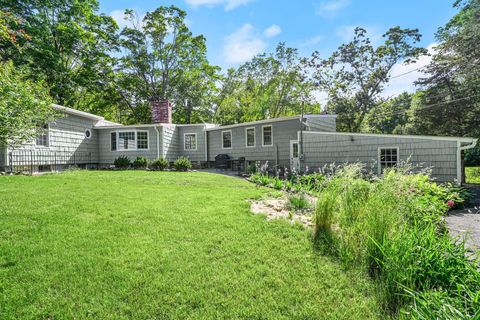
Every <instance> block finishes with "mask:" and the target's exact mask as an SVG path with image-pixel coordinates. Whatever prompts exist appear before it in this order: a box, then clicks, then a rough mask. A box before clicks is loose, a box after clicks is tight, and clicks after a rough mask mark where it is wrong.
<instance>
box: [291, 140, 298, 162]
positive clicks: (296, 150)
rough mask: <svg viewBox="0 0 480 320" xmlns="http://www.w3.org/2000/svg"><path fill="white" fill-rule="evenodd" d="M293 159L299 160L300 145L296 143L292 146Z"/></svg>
mask: <svg viewBox="0 0 480 320" xmlns="http://www.w3.org/2000/svg"><path fill="white" fill-rule="evenodd" d="M292 149H293V150H292V153H293V154H292V157H293V158H298V143H297V142H295V143H294V144H292Z"/></svg>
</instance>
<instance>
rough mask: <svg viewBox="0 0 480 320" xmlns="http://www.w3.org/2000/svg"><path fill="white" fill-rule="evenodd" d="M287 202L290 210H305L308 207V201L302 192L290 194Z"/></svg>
mask: <svg viewBox="0 0 480 320" xmlns="http://www.w3.org/2000/svg"><path fill="white" fill-rule="evenodd" d="M288 203H289V207H290V209H292V210H305V209H308V208H309V207H310V203H309V202H308V199H307V198H306V197H305V194H303V193H299V194H294V195H291V196H290V197H289V198H288Z"/></svg>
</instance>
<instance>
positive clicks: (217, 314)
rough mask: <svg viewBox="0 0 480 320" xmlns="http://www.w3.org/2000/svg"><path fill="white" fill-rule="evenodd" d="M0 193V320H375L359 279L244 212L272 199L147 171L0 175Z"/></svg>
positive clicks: (207, 178)
mask: <svg viewBox="0 0 480 320" xmlns="http://www.w3.org/2000/svg"><path fill="white" fill-rule="evenodd" d="M0 190H2V192H0V212H1V214H0V225H1V232H0V253H1V254H0V272H1V277H0V285H1V288H2V293H1V298H0V299H1V301H2V302H1V309H2V310H1V316H0V318H4V319H44V318H46V316H45V315H46V314H48V317H49V318H51V319H57V318H58V319H64V318H95V319H148V318H152V317H153V318H160V319H218V318H221V319H245V318H249V319H338V320H364V319H382V318H381V317H380V308H381V307H380V306H379V305H378V303H377V301H376V299H375V291H374V286H373V285H372V283H371V282H370V281H368V278H367V277H365V275H363V274H359V273H357V272H350V271H344V270H342V269H341V268H340V266H339V265H338V263H336V262H335V261H334V260H332V259H330V258H329V257H324V256H321V255H317V254H315V253H314V252H312V244H311V242H310V232H309V231H308V230H304V229H302V228H295V227H294V228H292V226H291V225H289V224H288V223H283V222H280V221H273V222H271V223H267V222H266V221H265V219H264V218H263V217H260V216H252V215H251V214H250V213H249V210H248V206H247V205H246V202H245V199H255V198H260V197H262V196H264V195H266V194H267V193H277V191H275V190H266V189H263V188H256V187H255V186H254V185H253V184H251V183H248V182H246V181H244V180H242V179H232V178H229V177H225V176H223V175H219V174H209V173H203V172H187V173H183V172H157V173H156V174H152V173H151V172H144V171H78V172H70V173H68V174H55V175H48V176H45V175H44V176H37V177H24V176H11V177H10V176H3V177H1V176H0ZM38 190H42V191H41V192H38ZM212 279H214V281H212ZM52 288H55V290H52ZM226 290H227V291H228V294H225V292H226ZM61 292H63V293H65V292H68V294H62V293H61ZM131 293H135V297H134V298H133V296H132V294H131ZM127 295H128V297H127ZM177 295H181V298H172V297H176V296H177ZM252 297H255V301H252ZM98 301H102V303H101V305H100V304H99V303H98ZM335 302H339V303H335ZM340 302H341V303H340ZM347 302H348V303H347ZM219 303H220V304H221V307H219V306H220V305H219ZM47 306H48V311H47ZM72 306H74V307H72ZM120 306H121V307H120ZM199 306H201V307H199ZM152 315H156V316H152Z"/></svg>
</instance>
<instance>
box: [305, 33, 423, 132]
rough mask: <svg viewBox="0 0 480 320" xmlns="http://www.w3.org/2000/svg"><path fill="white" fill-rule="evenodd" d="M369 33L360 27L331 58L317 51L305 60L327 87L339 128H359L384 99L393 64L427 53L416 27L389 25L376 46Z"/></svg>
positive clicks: (314, 76)
mask: <svg viewBox="0 0 480 320" xmlns="http://www.w3.org/2000/svg"><path fill="white" fill-rule="evenodd" d="M366 33H367V32H366V30H365V29H363V28H360V27H357V28H356V29H355V36H354V38H353V40H352V41H350V42H349V43H346V44H343V45H341V46H340V47H339V48H338V50H337V51H335V52H334V53H333V54H332V55H331V57H330V58H328V59H322V58H321V57H320V54H319V53H318V52H314V53H313V55H312V58H311V59H309V60H306V61H305V63H306V64H307V66H308V67H310V68H312V70H313V73H312V81H313V82H314V83H315V84H316V85H317V86H318V87H319V88H320V89H323V90H327V91H328V95H329V100H328V105H327V109H328V110H329V111H331V112H333V113H335V114H337V115H338V118H337V128H338V129H339V130H340V131H348V132H358V131H359V130H360V128H361V127H362V125H363V122H364V120H365V118H366V116H367V114H368V113H369V112H371V110H372V109H373V108H374V106H375V105H377V104H379V103H381V102H382V98H381V95H380V94H381V92H382V91H383V89H384V87H385V85H386V84H387V83H388V82H389V80H390V77H389V73H390V71H391V70H392V68H393V66H394V65H395V64H396V63H397V62H400V61H404V62H410V61H414V60H415V58H416V57H418V56H419V55H421V54H423V53H425V49H423V48H420V47H416V45H417V44H418V43H419V41H420V37H421V35H420V33H419V32H418V30H417V29H401V28H400V27H393V28H390V29H389V30H388V31H387V32H386V34H385V35H384V38H385V41H384V43H383V44H381V45H379V46H377V47H374V46H373V45H372V43H371V41H370V39H369V38H368V37H367V34H366Z"/></svg>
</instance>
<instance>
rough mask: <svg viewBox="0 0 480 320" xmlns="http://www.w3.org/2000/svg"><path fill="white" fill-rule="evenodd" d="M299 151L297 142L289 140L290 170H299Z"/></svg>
mask: <svg viewBox="0 0 480 320" xmlns="http://www.w3.org/2000/svg"><path fill="white" fill-rule="evenodd" d="M299 154H300V152H299V149H298V141H297V140H291V141H290V170H296V171H299V170H300V158H299Z"/></svg>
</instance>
